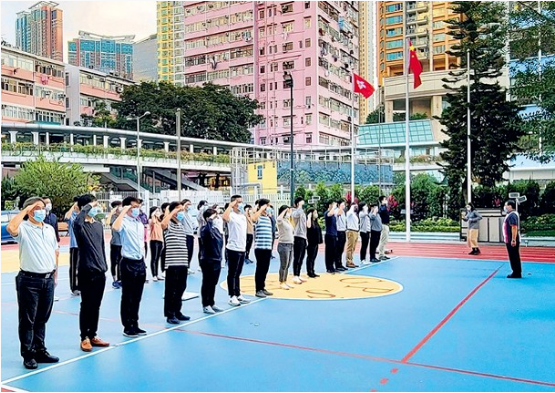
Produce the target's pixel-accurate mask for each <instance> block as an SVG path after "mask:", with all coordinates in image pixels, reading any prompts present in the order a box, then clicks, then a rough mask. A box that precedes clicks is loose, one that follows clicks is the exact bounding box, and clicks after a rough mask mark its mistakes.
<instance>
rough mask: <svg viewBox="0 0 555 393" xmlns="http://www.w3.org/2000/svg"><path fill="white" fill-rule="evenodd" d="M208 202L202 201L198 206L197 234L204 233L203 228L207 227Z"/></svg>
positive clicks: (200, 240) (199, 244)
mask: <svg viewBox="0 0 555 393" xmlns="http://www.w3.org/2000/svg"><path fill="white" fill-rule="evenodd" d="M208 208H209V206H208V201H205V200H202V201H200V202H199V203H198V205H197V222H198V228H197V233H200V231H202V227H203V226H205V225H206V220H205V219H204V211H205V210H206V209H208ZM198 239H199V240H198V247H199V249H198V259H199V261H200V250H201V248H202V239H201V237H200V236H199V238H198Z"/></svg>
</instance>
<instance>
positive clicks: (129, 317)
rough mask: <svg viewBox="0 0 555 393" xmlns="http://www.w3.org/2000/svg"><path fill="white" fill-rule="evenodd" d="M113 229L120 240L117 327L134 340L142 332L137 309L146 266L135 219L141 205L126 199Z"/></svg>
mask: <svg viewBox="0 0 555 393" xmlns="http://www.w3.org/2000/svg"><path fill="white" fill-rule="evenodd" d="M121 204H122V206H123V209H122V211H121V214H120V215H119V217H118V218H117V220H116V221H115V222H114V225H113V228H114V230H115V231H117V232H119V234H120V236H121V256H122V258H121V261H120V264H121V308H120V313H121V323H122V324H123V335H124V336H126V337H137V336H139V335H145V334H146V331H144V330H143V329H141V328H139V308H140V305H141V298H142V296H143V289H144V286H145V281H146V265H145V260H144V256H143V251H144V237H145V234H144V233H145V227H144V225H143V222H142V221H141V220H140V219H139V214H140V208H139V206H140V205H141V202H140V200H139V199H138V198H135V197H127V198H125V199H124V200H123V201H122V203H121Z"/></svg>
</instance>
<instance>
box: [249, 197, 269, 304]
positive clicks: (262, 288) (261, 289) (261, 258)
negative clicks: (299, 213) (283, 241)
mask: <svg viewBox="0 0 555 393" xmlns="http://www.w3.org/2000/svg"><path fill="white" fill-rule="evenodd" d="M268 209H270V201H269V200H267V199H261V200H260V201H259V202H258V210H257V212H256V213H255V214H254V215H253V216H252V221H253V222H254V223H256V225H255V227H254V256H255V257H256V269H255V272H254V282H255V295H256V297H261V298H264V297H266V296H272V295H273V293H272V292H270V291H268V290H266V276H267V275H268V270H270V260H271V259H272V243H273V241H272V237H273V231H272V220H271V218H270V217H269V216H268Z"/></svg>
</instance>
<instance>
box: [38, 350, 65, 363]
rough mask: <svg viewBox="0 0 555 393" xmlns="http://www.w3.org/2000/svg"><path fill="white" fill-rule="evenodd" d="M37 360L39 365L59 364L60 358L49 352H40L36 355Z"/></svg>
mask: <svg viewBox="0 0 555 393" xmlns="http://www.w3.org/2000/svg"><path fill="white" fill-rule="evenodd" d="M35 360H36V361H37V363H58V362H59V361H60V358H59V357H57V356H52V355H50V354H49V353H48V351H47V350H44V351H39V352H37V353H36V354H35Z"/></svg>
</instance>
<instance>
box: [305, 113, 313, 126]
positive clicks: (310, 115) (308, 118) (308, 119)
mask: <svg viewBox="0 0 555 393" xmlns="http://www.w3.org/2000/svg"><path fill="white" fill-rule="evenodd" d="M305 122H306V125H307V126H309V125H311V124H312V114H308V115H306V116H305Z"/></svg>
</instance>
